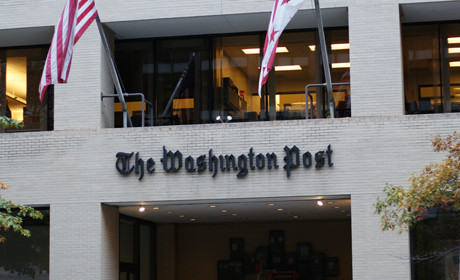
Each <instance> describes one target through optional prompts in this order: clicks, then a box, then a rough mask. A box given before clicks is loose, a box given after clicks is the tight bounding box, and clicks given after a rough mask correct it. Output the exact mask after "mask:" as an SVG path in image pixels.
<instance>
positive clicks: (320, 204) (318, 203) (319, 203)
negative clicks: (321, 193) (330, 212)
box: [316, 200, 324, 206]
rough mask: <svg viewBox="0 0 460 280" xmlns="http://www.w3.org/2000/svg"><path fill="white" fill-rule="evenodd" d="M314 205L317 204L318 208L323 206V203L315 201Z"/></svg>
mask: <svg viewBox="0 0 460 280" xmlns="http://www.w3.org/2000/svg"><path fill="white" fill-rule="evenodd" d="M316 204H317V205H318V206H323V205H324V203H323V202H322V201H321V200H318V201H316Z"/></svg>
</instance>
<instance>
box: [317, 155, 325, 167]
mask: <svg viewBox="0 0 460 280" xmlns="http://www.w3.org/2000/svg"><path fill="white" fill-rule="evenodd" d="M315 161H316V165H315V167H316V168H321V167H323V166H324V162H325V159H324V151H319V152H317V153H316V154H315Z"/></svg>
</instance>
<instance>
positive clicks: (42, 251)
mask: <svg viewBox="0 0 460 280" xmlns="http://www.w3.org/2000/svg"><path fill="white" fill-rule="evenodd" d="M37 95H38V94H37ZM40 211H41V212H42V213H43V215H44V218H43V220H32V219H29V218H27V219H24V223H23V226H24V228H26V229H29V230H30V232H31V235H32V236H31V237H30V238H27V237H23V236H20V235H19V234H18V233H15V232H12V231H7V232H2V235H4V236H5V237H6V242H5V243H2V244H0V279H11V280H14V279H23V280H29V279H35V280H46V279H49V210H48V209H45V210H41V209H40Z"/></svg>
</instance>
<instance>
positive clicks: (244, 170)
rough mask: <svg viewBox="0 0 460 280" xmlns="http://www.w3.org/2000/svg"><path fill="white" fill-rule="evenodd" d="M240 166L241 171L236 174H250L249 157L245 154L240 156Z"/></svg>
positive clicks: (240, 175)
mask: <svg viewBox="0 0 460 280" xmlns="http://www.w3.org/2000/svg"><path fill="white" fill-rule="evenodd" d="M238 168H239V169H240V172H238V173H237V174H236V176H238V177H244V176H246V175H248V158H247V157H246V156H245V155H240V156H239V157H238Z"/></svg>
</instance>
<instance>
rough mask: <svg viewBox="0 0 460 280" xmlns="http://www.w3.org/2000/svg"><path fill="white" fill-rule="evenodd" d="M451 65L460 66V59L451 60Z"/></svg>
mask: <svg viewBox="0 0 460 280" xmlns="http://www.w3.org/2000/svg"><path fill="white" fill-rule="evenodd" d="M449 66H450V67H460V61H451V62H449Z"/></svg>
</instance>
